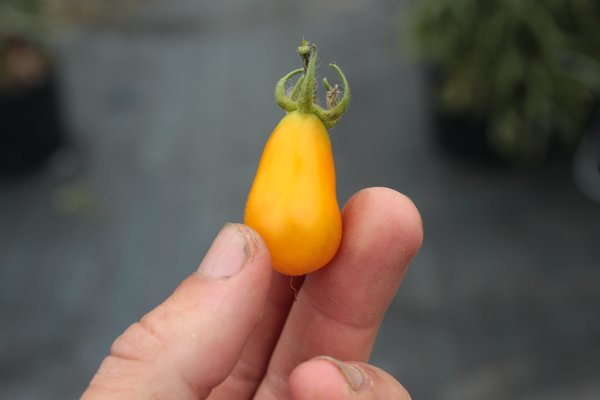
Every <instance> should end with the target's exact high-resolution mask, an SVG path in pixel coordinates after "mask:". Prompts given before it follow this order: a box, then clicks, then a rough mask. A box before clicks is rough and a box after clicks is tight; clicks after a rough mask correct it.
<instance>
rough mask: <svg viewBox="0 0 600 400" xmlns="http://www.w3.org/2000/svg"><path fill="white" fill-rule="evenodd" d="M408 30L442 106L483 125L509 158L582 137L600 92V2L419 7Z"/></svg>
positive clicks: (474, 1) (507, 0)
mask: <svg viewBox="0 0 600 400" xmlns="http://www.w3.org/2000/svg"><path fill="white" fill-rule="evenodd" d="M411 31H412V33H413V35H412V36H413V38H414V41H415V44H416V45H417V48H418V50H419V51H420V53H421V54H422V55H423V56H424V57H425V58H426V59H427V60H428V61H430V62H431V63H432V64H433V65H435V66H436V67H437V68H439V73H440V77H439V78H440V83H441V85H440V90H439V93H438V95H439V96H438V97H439V98H438V100H439V102H440V105H441V106H442V108H443V109H444V110H445V111H446V112H456V113H463V114H464V113H466V114H470V115H473V116H477V117H479V118H481V117H484V119H485V120H486V121H487V122H488V132H487V134H488V139H489V141H490V143H491V144H493V145H494V146H495V148H496V149H497V150H498V151H500V152H501V153H503V154H504V155H506V156H509V157H514V158H521V159H528V158H535V157H542V156H543V155H544V154H545V152H546V150H547V146H548V143H549V142H550V141H551V140H554V139H555V138H556V139H558V141H559V142H561V143H563V144H565V145H573V144H575V143H576V142H577V141H578V139H579V138H580V137H581V135H582V132H583V130H584V129H585V128H584V127H585V124H586V123H587V120H588V118H589V116H590V113H591V112H592V108H593V107H594V103H595V101H596V99H597V95H598V93H600V1H598V0H420V1H418V2H416V3H415V7H414V9H413V13H412V14H411Z"/></svg>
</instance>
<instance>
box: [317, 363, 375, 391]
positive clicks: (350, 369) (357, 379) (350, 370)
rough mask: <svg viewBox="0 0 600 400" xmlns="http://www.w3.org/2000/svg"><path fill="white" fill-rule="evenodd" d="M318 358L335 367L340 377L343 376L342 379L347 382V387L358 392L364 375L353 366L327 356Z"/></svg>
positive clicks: (363, 380)
mask: <svg viewBox="0 0 600 400" xmlns="http://www.w3.org/2000/svg"><path fill="white" fill-rule="evenodd" d="M319 358H321V359H322V360H325V361H329V362H330V363H332V364H333V365H335V366H336V367H337V368H338V369H339V370H340V372H341V373H342V375H344V378H345V379H346V382H348V385H350V387H351V388H352V390H354V391H355V392H356V391H358V390H359V389H360V388H361V386H362V385H363V383H364V382H365V375H364V374H363V372H362V371H361V370H360V369H358V368H357V367H355V366H354V365H351V364H347V363H345V362H342V361H340V360H337V359H335V358H333V357H329V356H323V357H319Z"/></svg>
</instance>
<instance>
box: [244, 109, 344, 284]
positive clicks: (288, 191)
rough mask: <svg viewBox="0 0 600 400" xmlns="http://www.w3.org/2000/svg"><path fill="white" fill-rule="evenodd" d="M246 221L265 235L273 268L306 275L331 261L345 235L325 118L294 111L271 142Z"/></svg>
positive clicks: (248, 208) (255, 183)
mask: <svg viewBox="0 0 600 400" xmlns="http://www.w3.org/2000/svg"><path fill="white" fill-rule="evenodd" d="M244 222H245V224H246V225H248V226H250V227H252V228H253V229H255V230H256V231H257V232H258V233H259V234H260V235H261V237H262V238H263V239H264V240H265V242H266V244H267V247H268V249H269V251H270V253H271V260H272V263H273V268H275V269H276V270H277V271H279V272H281V273H283V274H286V275H304V274H307V273H309V272H312V271H315V270H317V269H319V268H321V267H323V266H324V265H325V264H327V263H328V262H329V261H330V260H331V259H332V258H333V256H334V255H335V253H336V252H337V250H338V248H339V246H340V242H341V239H342V218H341V215H340V208H339V206H338V202H337V194H336V189H335V167H334V164H333V155H332V153H331V143H330V141H329V135H328V134H327V130H326V129H325V126H324V125H323V123H322V122H321V120H320V119H319V118H318V117H317V116H315V115H313V114H307V113H300V112H298V111H293V112H290V113H289V114H287V115H286V116H285V117H284V118H283V119H282V120H281V122H279V124H278V125H277V127H276V128H275V130H274V131H273V133H272V134H271V137H270V138H269V140H268V141H267V144H266V146H265V149H264V152H263V155H262V158H261V160H260V164H259V166H258V171H257V172H256V178H255V179H254V183H253V185H252V189H251V190H250V194H249V196H248V202H247V204H246V212H245V218H244Z"/></svg>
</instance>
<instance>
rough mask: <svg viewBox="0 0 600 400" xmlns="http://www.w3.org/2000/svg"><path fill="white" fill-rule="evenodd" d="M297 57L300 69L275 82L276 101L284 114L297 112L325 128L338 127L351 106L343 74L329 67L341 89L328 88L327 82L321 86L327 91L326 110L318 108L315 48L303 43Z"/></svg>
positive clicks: (305, 42) (346, 82) (337, 68)
mask: <svg viewBox="0 0 600 400" xmlns="http://www.w3.org/2000/svg"><path fill="white" fill-rule="evenodd" d="M298 54H299V55H300V57H301V58H302V62H303V68H300V69H296V70H294V71H292V72H290V73H288V74H287V75H285V76H284V77H283V78H281V79H280V80H279V82H277V85H275V100H276V101H277V104H279V106H280V107H281V108H283V109H284V110H286V111H288V112H291V111H296V110H297V111H299V112H302V113H307V114H315V115H316V116H317V117H319V119H320V120H321V121H323V124H324V125H325V126H326V127H327V128H331V127H333V126H334V125H335V124H337V123H338V121H339V120H340V118H341V117H342V115H343V114H344V112H345V111H346V108H348V105H349V104H350V86H348V81H347V80H346V77H345V76H344V73H343V72H342V70H341V69H340V67H338V66H337V65H336V64H335V63H331V64H329V66H330V67H331V68H333V69H334V70H335V72H336V73H337V74H338V76H339V78H340V80H341V82H342V89H340V88H339V87H338V85H337V84H336V85H333V86H331V85H330V84H329V82H328V81H327V79H326V78H324V79H323V86H325V89H327V94H326V107H325V108H324V107H321V106H320V105H318V104H317V103H316V102H315V94H316V91H315V71H316V69H317V67H316V65H317V47H316V46H315V45H314V44H313V43H310V42H308V41H307V40H303V41H302V43H301V44H300V46H299V47H298ZM301 73H303V75H302V76H301V77H300V78H298V80H297V81H296V83H295V84H294V86H293V88H292V90H291V91H290V92H289V93H288V92H287V91H286V85H287V82H288V81H289V80H290V79H291V78H293V77H294V76H296V75H298V74H301Z"/></svg>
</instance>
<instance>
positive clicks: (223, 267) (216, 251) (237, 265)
mask: <svg viewBox="0 0 600 400" xmlns="http://www.w3.org/2000/svg"><path fill="white" fill-rule="evenodd" d="M249 257H250V249H249V247H248V242H247V241H246V238H245V237H244V234H243V233H242V231H241V228H240V227H238V226H237V225H235V224H225V226H224V227H223V228H222V229H221V231H220V232H219V234H218V235H217V237H216V238H215V240H214V241H213V243H212V245H211V246H210V249H208V252H207V253H206V255H205V256H204V259H203V260H202V262H201V263H200V266H199V267H198V272H199V273H201V274H202V275H204V276H207V277H210V278H228V277H230V276H232V275H234V274H235V273H236V272H238V271H239V270H241V269H242V267H243V266H244V265H245V264H246V261H248V259H249Z"/></svg>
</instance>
